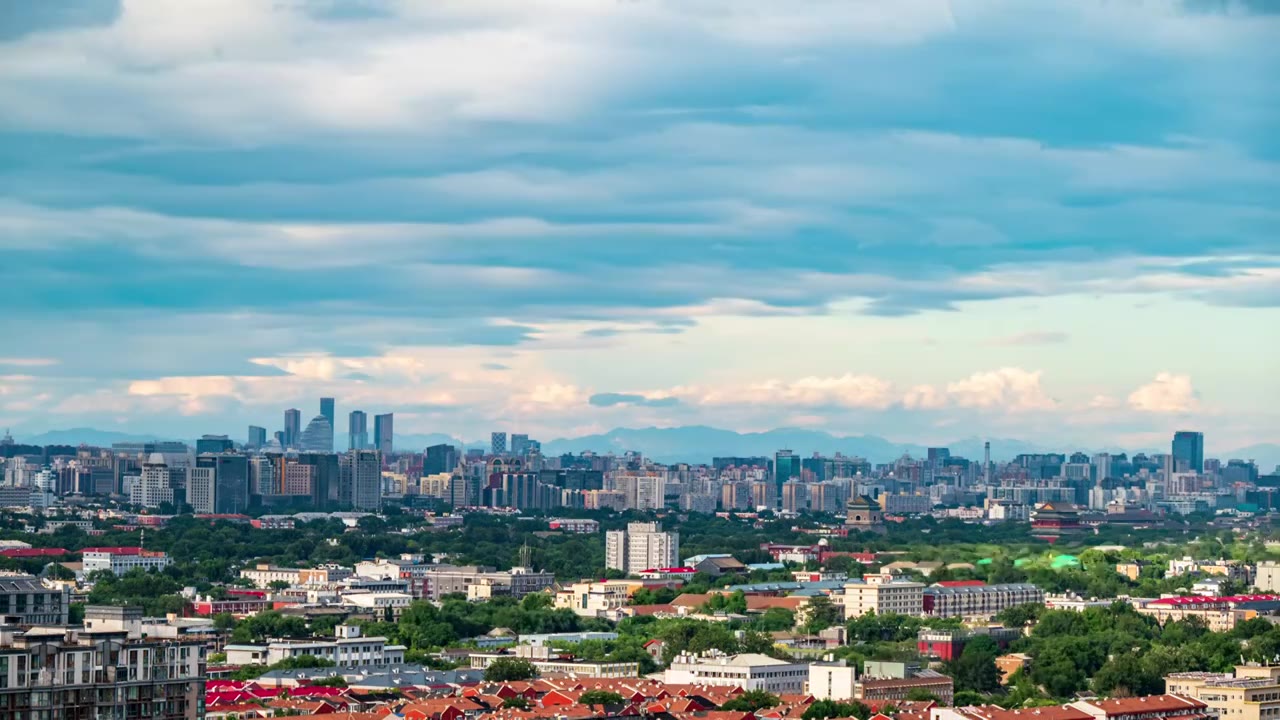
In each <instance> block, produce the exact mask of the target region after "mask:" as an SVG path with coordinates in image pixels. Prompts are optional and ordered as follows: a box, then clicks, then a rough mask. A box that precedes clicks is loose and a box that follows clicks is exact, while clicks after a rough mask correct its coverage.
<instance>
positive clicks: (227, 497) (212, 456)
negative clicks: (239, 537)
mask: <svg viewBox="0 0 1280 720" xmlns="http://www.w3.org/2000/svg"><path fill="white" fill-rule="evenodd" d="M196 468H197V469H199V468H208V469H211V470H213V473H212V477H211V478H210V477H208V476H207V475H203V474H202V475H201V481H202V482H208V481H209V480H212V481H213V492H212V497H210V498H208V499H207V500H204V502H207V503H208V506H210V507H212V508H213V509H212V510H209V511H208V512H213V513H217V514H219V515H234V514H236V513H242V512H244V511H245V510H246V509H247V508H248V507H249V458H248V456H246V455H237V454H235V453H206V454H204V455H198V456H196ZM188 502H190V503H191V506H192V507H193V508H194V507H196V498H195V497H192V498H191V499H190V500H188ZM197 511H198V510H197Z"/></svg>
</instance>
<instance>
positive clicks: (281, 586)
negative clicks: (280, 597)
mask: <svg viewBox="0 0 1280 720" xmlns="http://www.w3.org/2000/svg"><path fill="white" fill-rule="evenodd" d="M267 587H269V588H271V589H272V590H275V591H277V592H278V591H280V590H288V589H289V588H290V587H292V583H290V582H289V581H288V580H272V581H271V582H270V583H268V584H267Z"/></svg>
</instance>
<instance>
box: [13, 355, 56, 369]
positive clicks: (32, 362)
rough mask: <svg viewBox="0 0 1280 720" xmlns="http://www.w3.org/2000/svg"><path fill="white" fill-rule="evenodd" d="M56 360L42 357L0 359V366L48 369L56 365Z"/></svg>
mask: <svg viewBox="0 0 1280 720" xmlns="http://www.w3.org/2000/svg"><path fill="white" fill-rule="evenodd" d="M58 362H59V361H58V359H57V358H43V357H0V365H10V366H12V367H49V366H51V365H57V364H58Z"/></svg>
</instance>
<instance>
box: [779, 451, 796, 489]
mask: <svg viewBox="0 0 1280 720" xmlns="http://www.w3.org/2000/svg"><path fill="white" fill-rule="evenodd" d="M799 479H800V456H798V455H796V454H795V453H793V452H791V451H790V450H779V451H778V452H777V454H775V455H774V456H773V487H774V497H782V484H783V483H786V482H790V481H792V480H799Z"/></svg>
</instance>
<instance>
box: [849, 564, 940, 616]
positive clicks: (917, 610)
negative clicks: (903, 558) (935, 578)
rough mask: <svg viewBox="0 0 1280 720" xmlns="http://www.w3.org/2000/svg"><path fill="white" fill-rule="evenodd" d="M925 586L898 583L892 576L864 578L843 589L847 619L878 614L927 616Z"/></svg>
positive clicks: (908, 582) (905, 581) (882, 575)
mask: <svg viewBox="0 0 1280 720" xmlns="http://www.w3.org/2000/svg"><path fill="white" fill-rule="evenodd" d="M924 588H925V585H924V583H918V582H911V581H907V580H899V579H897V578H895V577H894V576H893V575H886V574H881V575H865V576H863V579H862V582H851V583H847V584H846V585H845V586H844V616H845V619H850V618H855V617H860V616H862V615H866V614H867V613H871V612H874V613H875V614H877V615H885V614H888V613H893V614H896V615H914V616H917V617H919V616H921V615H923V614H924Z"/></svg>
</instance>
